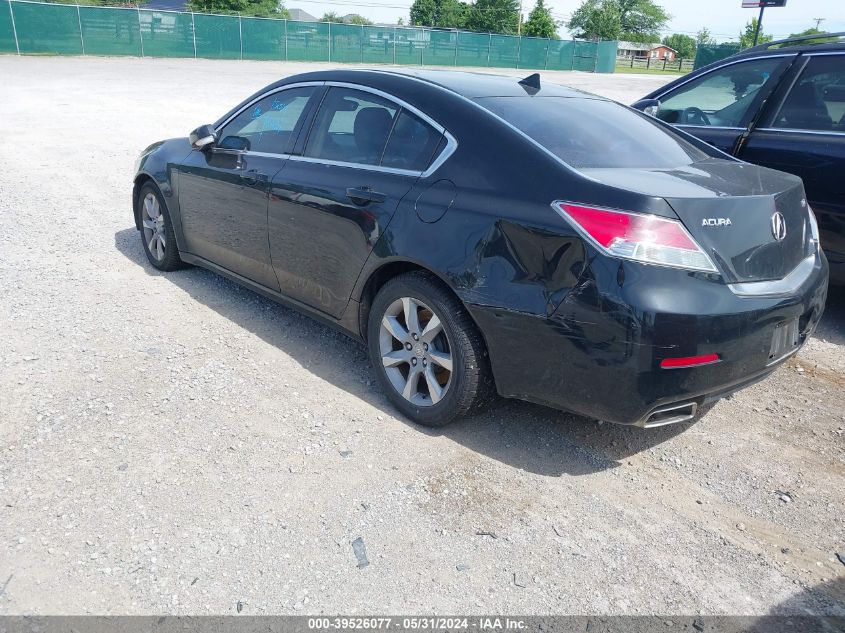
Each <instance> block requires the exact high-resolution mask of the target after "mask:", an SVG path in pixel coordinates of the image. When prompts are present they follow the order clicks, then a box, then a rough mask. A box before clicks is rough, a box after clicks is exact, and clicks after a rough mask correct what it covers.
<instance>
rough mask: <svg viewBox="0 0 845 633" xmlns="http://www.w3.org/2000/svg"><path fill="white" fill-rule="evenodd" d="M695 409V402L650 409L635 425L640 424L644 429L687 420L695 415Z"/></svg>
mask: <svg viewBox="0 0 845 633" xmlns="http://www.w3.org/2000/svg"><path fill="white" fill-rule="evenodd" d="M697 411H698V404H697V403H695V402H687V403H684V404H673V405H670V406H668V407H661V408H659V409H656V410H654V411H652V412H651V413H650V414H649V415H648V417H647V418H645V420H643V421H642V422H640V423H639V424H638V425H637V426H641V427H642V428H644V429H653V428H655V427H658V426H666V425H667V424H677V423H679V422H687V421H688V420H692V419H693V418H694V417H695V414H696V412H697Z"/></svg>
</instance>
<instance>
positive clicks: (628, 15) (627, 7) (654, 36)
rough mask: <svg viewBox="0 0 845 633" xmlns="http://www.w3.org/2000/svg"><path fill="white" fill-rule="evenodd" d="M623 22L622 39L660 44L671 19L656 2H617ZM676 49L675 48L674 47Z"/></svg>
mask: <svg viewBox="0 0 845 633" xmlns="http://www.w3.org/2000/svg"><path fill="white" fill-rule="evenodd" d="M616 3H617V4H618V5H619V19H620V20H621V22H622V33H621V35H620V37H621V38H622V39H624V40H628V41H630V42H659V41H660V30H661V29H663V27H665V26H666V23H667V22H668V21H669V18H670V17H671V16H670V15H669V14H668V13H666V11H665V10H664V9H663V7H661V6H660V5H659V4H657V3H656V2H654V0H616ZM673 48H674V47H673Z"/></svg>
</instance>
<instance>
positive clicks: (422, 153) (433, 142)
mask: <svg viewBox="0 0 845 633" xmlns="http://www.w3.org/2000/svg"><path fill="white" fill-rule="evenodd" d="M442 136H443V133H442V132H438V131H437V130H435V129H434V128H433V127H431V126H430V125H429V124H428V123H426V122H425V121H423V120H422V119H421V118H420V117H418V116H417V115H416V114H414V113H413V112H409V111H408V110H405V109H403V110H402V111H401V112H400V113H399V117H398V118H397V119H396V125H394V126H393V131H392V132H391V133H390V138H389V139H388V141H387V146H386V147H385V148H384V155H383V157H382V160H381V164H382V166H383V167H395V168H398V169H409V170H412V171H425V169H426V168H427V167H428V165H429V163H431V158H432V156H433V154H434V150H436V149H437V146H438V145H439V143H440V139H441V138H442Z"/></svg>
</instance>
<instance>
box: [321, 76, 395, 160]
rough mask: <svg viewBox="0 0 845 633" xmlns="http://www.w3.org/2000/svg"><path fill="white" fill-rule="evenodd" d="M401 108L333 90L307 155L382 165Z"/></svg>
mask: <svg viewBox="0 0 845 633" xmlns="http://www.w3.org/2000/svg"><path fill="white" fill-rule="evenodd" d="M398 111H399V107H398V106H397V105H396V104H395V103H393V102H392V101H388V100H387V99H384V98H382V97H379V96H378V95H374V94H371V93H368V92H363V91H360V90H352V89H350V88H337V87H334V88H330V89H329V92H328V94H327V95H326V97H325V99H323V103H322V105H321V106H320V110H319V111H318V112H317V117H316V118H315V119H314V124H313V126H312V129H311V134H310V135H309V137H308V144H307V145H306V147H305V155H306V156H310V157H312V158H322V159H325V160H336V161H341V162H345V163H358V164H362V165H378V164H379V162H380V161H381V156H382V153H383V152H384V146H385V145H386V144H387V137H388V136H389V135H390V130H391V129H392V128H393V119H394V117H395V116H396V114H397V112H398Z"/></svg>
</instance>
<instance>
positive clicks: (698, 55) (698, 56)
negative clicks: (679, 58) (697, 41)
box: [693, 44, 742, 70]
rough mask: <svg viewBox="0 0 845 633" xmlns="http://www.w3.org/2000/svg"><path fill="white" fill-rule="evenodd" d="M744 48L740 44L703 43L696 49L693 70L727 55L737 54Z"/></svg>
mask: <svg viewBox="0 0 845 633" xmlns="http://www.w3.org/2000/svg"><path fill="white" fill-rule="evenodd" d="M740 50H742V49H741V48H740V46H739V44H712V45H711V44H702V45H700V46H699V47H698V48H697V49H695V63H694V64H693V70H697V69H698V68H701V67H702V66H706V65H707V64H712V63H713V62H717V61H719V60H720V59H725V57H730V56H731V55H736V54H737V53H738V52H739V51H740Z"/></svg>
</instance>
